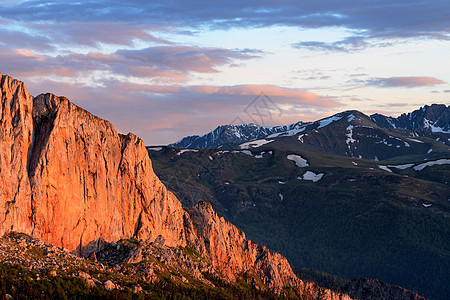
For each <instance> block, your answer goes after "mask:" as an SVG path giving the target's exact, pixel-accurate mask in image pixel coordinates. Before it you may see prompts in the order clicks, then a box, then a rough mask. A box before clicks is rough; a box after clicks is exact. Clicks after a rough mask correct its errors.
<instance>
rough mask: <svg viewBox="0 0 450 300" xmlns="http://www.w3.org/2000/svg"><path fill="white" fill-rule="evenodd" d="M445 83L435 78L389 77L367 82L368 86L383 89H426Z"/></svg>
mask: <svg viewBox="0 0 450 300" xmlns="http://www.w3.org/2000/svg"><path fill="white" fill-rule="evenodd" d="M444 83H445V81H442V80H440V79H437V78H434V77H421V76H413V77H389V78H373V79H369V80H367V81H366V84H367V85H371V86H377V87H382V88H395V87H424V86H433V85H438V84H444Z"/></svg>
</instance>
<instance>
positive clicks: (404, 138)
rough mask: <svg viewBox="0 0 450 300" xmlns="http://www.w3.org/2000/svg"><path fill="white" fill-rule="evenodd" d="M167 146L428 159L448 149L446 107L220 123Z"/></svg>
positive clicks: (449, 114) (449, 125) (449, 115)
mask: <svg viewBox="0 0 450 300" xmlns="http://www.w3.org/2000/svg"><path fill="white" fill-rule="evenodd" d="M423 138H425V139H423ZM427 138H428V139H427ZM171 146H175V147H183V148H222V147H224V146H230V147H231V148H239V147H240V148H246V149H248V148H259V147H262V146H270V147H281V148H285V149H292V150H304V151H311V152H317V153H323V154H332V155H340V156H348V157H357V158H366V159H371V160H379V159H381V160H382V159H392V158H396V157H404V156H409V158H411V156H414V157H415V159H419V160H420V159H425V158H432V157H434V156H435V154H436V152H439V153H441V154H442V153H447V152H449V151H450V149H449V148H448V146H450V107H447V106H445V105H443V104H433V105H431V106H424V107H422V108H420V109H419V110H415V111H413V112H412V113H408V114H403V115H401V116H399V117H398V118H393V117H386V116H383V115H381V114H374V115H371V116H367V115H365V114H363V113H361V112H359V111H356V110H350V111H345V112H341V113H338V114H335V115H333V116H331V117H328V118H324V119H321V120H318V121H315V122H308V123H305V122H298V123H295V124H291V125H286V126H277V127H262V126H258V125H255V124H244V125H239V126H233V125H223V126H219V127H217V128H216V129H215V130H214V131H212V132H210V133H208V134H205V135H203V136H191V137H187V138H184V139H182V140H181V141H179V142H177V143H174V144H171ZM432 152H434V153H432ZM449 153H450V152H449ZM441 154H439V155H441Z"/></svg>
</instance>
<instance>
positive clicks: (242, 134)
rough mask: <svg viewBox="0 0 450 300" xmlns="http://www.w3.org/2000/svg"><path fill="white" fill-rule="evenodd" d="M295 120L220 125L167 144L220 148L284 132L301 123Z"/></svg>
mask: <svg viewBox="0 0 450 300" xmlns="http://www.w3.org/2000/svg"><path fill="white" fill-rule="evenodd" d="M303 124H304V123H303V122H297V123H294V124H290V125H283V126H275V127H264V126H259V125H256V124H253V123H246V124H242V125H221V126H218V127H217V128H216V129H214V130H213V131H211V132H209V133H207V134H204V135H202V136H198V135H191V136H188V137H185V138H183V139H181V140H179V141H178V142H175V143H173V144H170V145H169V146H173V147H181V148H220V147H222V146H224V145H229V144H240V143H244V142H248V141H252V140H257V139H260V138H263V137H266V136H268V135H270V134H274V133H278V132H285V131H289V130H292V129H295V128H296V127H299V126H301V125H303Z"/></svg>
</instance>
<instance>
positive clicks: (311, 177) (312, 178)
mask: <svg viewBox="0 0 450 300" xmlns="http://www.w3.org/2000/svg"><path fill="white" fill-rule="evenodd" d="M323 175H324V174H323V173H319V174H316V173H314V172H311V171H306V173H305V174H303V177H298V179H300V180H301V179H303V180H310V181H312V182H317V181H319V180H320V179H322V177H323Z"/></svg>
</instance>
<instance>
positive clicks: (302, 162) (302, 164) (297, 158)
mask: <svg viewBox="0 0 450 300" xmlns="http://www.w3.org/2000/svg"><path fill="white" fill-rule="evenodd" d="M287 159H289V160H292V161H293V162H295V164H296V165H297V167H299V168H303V167H307V166H309V164H308V161H307V160H306V159H304V158H303V157H301V156H300V155H295V154H289V155H288V156H287Z"/></svg>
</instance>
